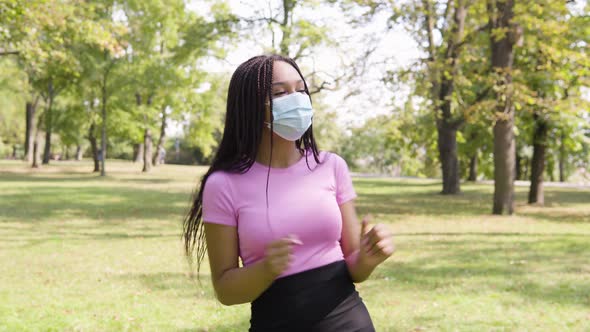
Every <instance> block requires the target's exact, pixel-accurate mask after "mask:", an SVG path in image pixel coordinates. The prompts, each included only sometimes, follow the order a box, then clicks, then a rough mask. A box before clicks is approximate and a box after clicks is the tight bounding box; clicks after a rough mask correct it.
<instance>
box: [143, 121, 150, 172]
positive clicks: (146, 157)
mask: <svg viewBox="0 0 590 332" xmlns="http://www.w3.org/2000/svg"><path fill="white" fill-rule="evenodd" d="M143 137H144V138H143V139H144V141H143V145H144V149H143V169H142V172H149V171H150V170H151V169H152V131H151V130H150V129H149V128H146V129H145V132H144V135H143Z"/></svg>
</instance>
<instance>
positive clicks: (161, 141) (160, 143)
mask: <svg viewBox="0 0 590 332" xmlns="http://www.w3.org/2000/svg"><path fill="white" fill-rule="evenodd" d="M165 137H166V106H162V124H161V126H160V137H158V144H156V153H155V154H154V160H153V164H154V166H158V165H159V164H160V160H162V157H163V153H162V149H164V138H165Z"/></svg>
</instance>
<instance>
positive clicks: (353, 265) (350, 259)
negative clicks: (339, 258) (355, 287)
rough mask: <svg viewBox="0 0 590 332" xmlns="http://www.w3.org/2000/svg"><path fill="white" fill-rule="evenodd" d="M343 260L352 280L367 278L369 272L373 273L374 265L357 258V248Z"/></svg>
mask: <svg viewBox="0 0 590 332" xmlns="http://www.w3.org/2000/svg"><path fill="white" fill-rule="evenodd" d="M345 260H346V265H347V266H348V272H349V273H350V276H351V277H352V281H354V282H356V283H359V282H363V281H365V280H367V278H369V276H370V275H371V273H373V270H375V266H370V265H367V264H364V263H363V262H362V260H360V259H359V251H358V250H356V251H355V252H353V253H352V254H350V255H348V256H347V257H346V258H345Z"/></svg>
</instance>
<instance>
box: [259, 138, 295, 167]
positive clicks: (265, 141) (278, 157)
mask: <svg viewBox="0 0 590 332" xmlns="http://www.w3.org/2000/svg"><path fill="white" fill-rule="evenodd" d="M272 145H273V146H272V160H270V157H271V156H270V133H269V132H268V131H266V130H265V131H264V133H263V134H262V142H261V143H260V146H259V147H258V154H257V155H256V161H257V162H258V163H260V164H263V165H270V167H275V168H285V167H289V166H291V165H293V164H295V163H296V162H297V161H299V159H300V158H301V153H300V152H299V150H298V149H297V147H296V146H295V142H292V141H287V140H286V139H283V138H281V137H279V136H277V135H275V136H274V137H273V142H272Z"/></svg>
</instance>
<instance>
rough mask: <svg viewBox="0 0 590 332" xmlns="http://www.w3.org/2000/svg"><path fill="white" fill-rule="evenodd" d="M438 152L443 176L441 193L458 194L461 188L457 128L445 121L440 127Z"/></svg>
mask: <svg viewBox="0 0 590 332" xmlns="http://www.w3.org/2000/svg"><path fill="white" fill-rule="evenodd" d="M438 152H439V157H440V162H441V168H442V178H443V190H442V192H441V194H443V195H449V194H458V193H459V192H460V191H461V189H460V178H459V159H458V158H457V130H456V129H454V128H453V127H452V126H451V125H449V124H446V123H444V122H441V123H440V125H439V128H438Z"/></svg>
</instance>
